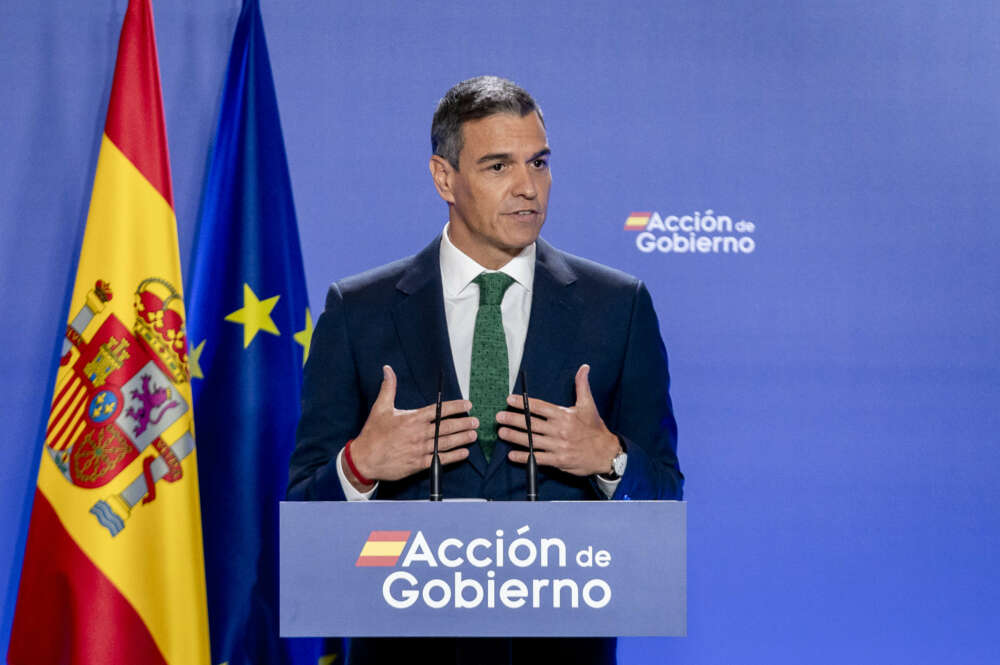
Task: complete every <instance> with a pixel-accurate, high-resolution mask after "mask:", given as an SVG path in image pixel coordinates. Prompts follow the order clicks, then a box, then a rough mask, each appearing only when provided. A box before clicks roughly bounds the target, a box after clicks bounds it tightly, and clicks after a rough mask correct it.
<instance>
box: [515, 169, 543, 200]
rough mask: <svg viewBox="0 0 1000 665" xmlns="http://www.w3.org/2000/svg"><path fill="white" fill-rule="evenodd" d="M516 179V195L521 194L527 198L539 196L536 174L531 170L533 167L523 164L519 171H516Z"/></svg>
mask: <svg viewBox="0 0 1000 665" xmlns="http://www.w3.org/2000/svg"><path fill="white" fill-rule="evenodd" d="M515 178H516V180H515V181H514V191H513V194H514V196H520V197H522V198H526V199H533V198H535V197H536V196H538V187H537V186H536V184H535V174H534V173H532V172H531V169H530V168H528V166H527V165H525V164H522V165H521V167H520V168H519V169H517V172H516V173H515Z"/></svg>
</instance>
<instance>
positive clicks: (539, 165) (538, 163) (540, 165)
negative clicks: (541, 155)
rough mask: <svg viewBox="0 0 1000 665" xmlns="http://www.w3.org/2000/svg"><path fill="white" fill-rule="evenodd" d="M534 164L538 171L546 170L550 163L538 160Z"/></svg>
mask: <svg viewBox="0 0 1000 665" xmlns="http://www.w3.org/2000/svg"><path fill="white" fill-rule="evenodd" d="M532 164H533V165H534V167H535V168H536V169H544V168H546V167H547V166H548V165H549V163H548V161H546V160H544V159H536V160H535V161H534V162H532Z"/></svg>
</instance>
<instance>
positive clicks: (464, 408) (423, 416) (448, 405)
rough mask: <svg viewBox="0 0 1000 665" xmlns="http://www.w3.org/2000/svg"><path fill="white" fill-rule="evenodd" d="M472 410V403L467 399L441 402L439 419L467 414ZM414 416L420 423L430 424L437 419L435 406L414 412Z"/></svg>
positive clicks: (431, 405)
mask: <svg viewBox="0 0 1000 665" xmlns="http://www.w3.org/2000/svg"><path fill="white" fill-rule="evenodd" d="M470 410H472V402H470V401H469V400H467V399H452V400H448V401H447V402H441V417H442V418H448V417H449V416H454V415H456V414H459V413H468V412H469V411H470ZM416 416H417V418H418V419H419V420H420V421H421V422H425V423H432V422H434V419H435V418H436V417H437V404H428V405H427V406H425V407H423V408H422V409H419V410H417V411H416Z"/></svg>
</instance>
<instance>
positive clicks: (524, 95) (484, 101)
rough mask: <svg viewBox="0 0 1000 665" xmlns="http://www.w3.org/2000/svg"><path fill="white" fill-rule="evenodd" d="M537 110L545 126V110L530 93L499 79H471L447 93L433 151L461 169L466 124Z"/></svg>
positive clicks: (440, 106)
mask: <svg viewBox="0 0 1000 665" xmlns="http://www.w3.org/2000/svg"><path fill="white" fill-rule="evenodd" d="M532 111H534V112H535V113H537V114H538V119H539V120H540V121H541V122H542V126H543V127H544V126H545V119H544V118H543V117H542V109H541V108H540V107H539V106H538V104H537V103H536V102H535V100H534V99H533V98H532V96H531V95H529V94H528V92H527V91H526V90H525V89H524V88H522V87H521V86H519V85H517V84H516V83H514V82H513V81H508V80H507V79H505V78H500V77H499V76H477V77H476V78H471V79H467V80H465V81H462V82H461V83H459V84H457V85H456V86H454V87H453V88H452V89H451V90H449V91H448V92H446V93H445V95H444V97H442V98H441V101H440V102H438V106H437V110H436V111H435V112H434V120H433V121H432V122H431V152H432V153H433V154H435V155H438V156H439V157H443V158H444V159H447V160H448V163H449V164H451V165H452V166H453V167H455V169H456V170H457V169H458V155H459V153H461V152H462V145H463V141H462V125H463V124H464V123H465V122H467V121H469V120H478V119H479V118H485V117H487V116H491V115H494V114H497V113H511V114H516V115H518V116H520V117H522V118H523V117H524V116H526V115H528V114H529V113H531V112H532Z"/></svg>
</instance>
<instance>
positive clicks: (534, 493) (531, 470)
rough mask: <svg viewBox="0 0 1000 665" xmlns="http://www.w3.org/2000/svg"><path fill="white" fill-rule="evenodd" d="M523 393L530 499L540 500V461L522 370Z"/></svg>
mask: <svg viewBox="0 0 1000 665" xmlns="http://www.w3.org/2000/svg"><path fill="white" fill-rule="evenodd" d="M521 395H522V397H524V424H525V425H527V429H528V469H527V472H528V496H527V498H528V501H538V463H537V462H536V461H535V440H534V438H533V437H532V436H531V408H530V407H529V406H528V384H527V383H526V381H525V378H524V370H521Z"/></svg>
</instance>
